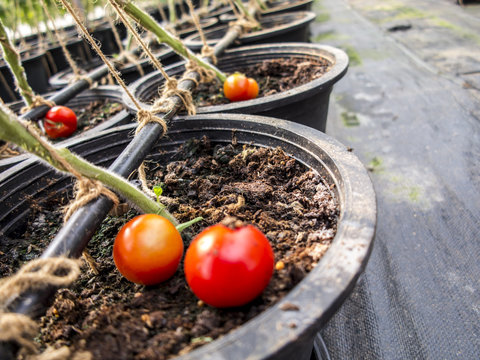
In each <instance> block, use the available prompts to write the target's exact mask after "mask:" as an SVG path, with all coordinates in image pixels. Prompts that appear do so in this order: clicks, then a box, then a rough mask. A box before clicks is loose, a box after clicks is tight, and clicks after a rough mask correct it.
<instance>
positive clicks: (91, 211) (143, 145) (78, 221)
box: [0, 25, 241, 360]
mask: <svg viewBox="0 0 480 360" xmlns="http://www.w3.org/2000/svg"><path fill="white" fill-rule="evenodd" d="M240 35H241V27H240V26H238V25H237V26H233V27H231V28H230V30H229V31H228V32H227V33H226V34H225V36H224V37H223V38H222V40H220V41H219V42H218V43H217V45H215V47H214V53H215V55H216V56H219V55H221V54H222V53H223V52H224V51H225V49H226V48H227V47H228V46H230V45H231V44H232V42H233V41H235V39H236V38H237V37H239V36H240ZM203 60H204V61H210V60H209V59H208V58H204V59H203ZM107 72H108V69H107V67H106V65H102V66H101V67H99V68H97V69H96V70H93V71H92V72H91V73H89V77H91V78H92V79H93V76H95V80H96V79H100V78H101V77H103V76H105V75H106V74H107ZM188 74H189V78H192V79H195V80H196V81H198V80H199V79H200V75H199V74H198V73H197V72H189V73H188ZM195 85H196V84H195V82H194V81H192V80H188V79H184V80H181V81H180V82H179V84H178V87H179V88H180V89H182V90H189V91H191V90H193V89H194V88H195ZM88 86H89V83H88V81H86V80H80V81H79V82H77V83H75V84H73V85H71V86H69V87H67V88H65V89H64V90H61V91H60V92H59V93H58V94H56V95H54V96H53V97H51V98H50V100H53V101H55V103H58V104H61V103H62V101H63V102H66V101H68V100H69V99H70V98H71V97H73V96H74V95H75V94H77V93H79V92H80V91H82V90H84V89H86V88H88ZM171 99H172V100H173V102H174V107H173V109H172V110H171V111H170V112H168V113H167V114H164V115H163V119H164V120H165V121H167V123H168V122H169V121H171V120H172V119H173V117H174V116H175V115H176V113H177V112H178V111H179V109H180V107H181V105H182V100H181V99H180V98H179V97H178V96H172V97H171ZM47 111H48V107H47V106H41V107H39V108H36V109H33V110H31V111H29V112H28V113H26V114H25V115H24V116H23V118H29V119H38V118H39V117H41V116H44V115H45V114H46V112H47ZM162 132H163V129H162V127H161V125H160V124H158V123H156V122H151V123H148V124H146V125H145V126H144V127H143V128H142V129H141V130H140V131H139V133H138V134H137V136H135V137H134V138H133V139H132V141H131V142H130V143H129V144H128V145H127V147H126V148H125V150H123V151H122V153H121V154H120V155H119V156H118V157H117V159H116V160H115V161H114V162H113V163H112V165H110V167H109V170H110V171H112V172H114V173H116V174H119V175H121V176H124V177H128V176H129V175H130V174H131V173H132V172H133V171H134V170H135V169H137V168H138V167H139V166H140V164H141V163H142V161H143V159H145V157H146V156H147V155H148V153H149V152H150V150H151V149H152V148H153V146H154V145H155V144H156V142H157V140H158V138H159V137H160V136H161V135H162ZM112 206H113V202H112V201H111V200H110V199H108V198H107V197H105V196H100V197H99V198H97V199H96V200H94V201H92V202H90V203H89V204H87V205H86V206H84V207H82V208H80V209H78V210H77V211H76V212H75V213H74V214H73V215H72V216H71V217H70V218H69V219H68V221H67V222H66V223H65V224H64V225H63V226H62V228H61V229H60V231H59V232H58V233H57V235H56V236H55V238H54V239H53V240H52V242H51V243H50V245H49V246H48V247H47V249H46V250H45V251H44V252H43V254H42V256H41V258H49V257H57V256H61V255H63V256H67V257H72V258H77V257H80V255H81V254H82V251H83V249H84V248H85V247H86V246H87V244H88V242H89V240H90V238H91V237H92V236H93V235H94V233H95V231H97V229H98V227H99V226H100V225H101V223H102V222H103V220H104V218H105V216H107V214H108V212H109V211H110V209H111V208H112ZM56 290H57V288H55V287H45V288H44V289H42V290H37V291H35V292H34V291H31V292H27V293H25V294H23V296H22V297H21V298H20V300H19V301H17V302H15V303H13V304H9V305H10V306H8V305H7V307H8V310H9V311H11V312H15V313H19V314H23V315H27V316H29V317H32V318H38V317H40V316H41V315H42V314H44V313H45V309H46V308H48V306H49V305H50V302H51V301H52V300H53V294H54V292H55V291H56ZM17 351H18V345H17V344H14V343H11V342H0V355H1V359H2V360H3V359H5V360H14V359H15V354H16V352H17Z"/></svg>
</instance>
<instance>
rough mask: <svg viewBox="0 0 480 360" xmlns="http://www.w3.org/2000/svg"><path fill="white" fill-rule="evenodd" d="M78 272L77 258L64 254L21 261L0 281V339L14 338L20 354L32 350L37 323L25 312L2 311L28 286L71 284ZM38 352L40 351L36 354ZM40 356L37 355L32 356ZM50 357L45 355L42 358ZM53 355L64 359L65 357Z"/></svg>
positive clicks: (13, 340) (11, 339)
mask: <svg viewBox="0 0 480 360" xmlns="http://www.w3.org/2000/svg"><path fill="white" fill-rule="evenodd" d="M79 274H80V266H79V262H78V260H74V259H68V258H65V257H58V258H45V259H36V260H33V261H30V262H29V263H27V264H25V265H24V266H23V267H22V268H21V269H20V270H19V271H18V272H17V273H16V274H15V275H12V276H10V277H8V278H4V279H2V280H1V281H0V341H3V342H15V343H17V344H18V345H19V347H20V350H19V352H20V354H22V355H28V354H36V353H37V350H38V349H37V345H36V343H35V341H34V340H33V338H34V337H35V335H36V333H37V331H38V327H37V324H36V323H35V322H34V321H33V320H32V319H31V318H29V317H28V316H26V315H22V314H16V313H8V312H5V309H6V308H7V307H8V305H9V304H10V303H11V302H12V301H13V300H14V299H16V298H17V297H18V296H19V295H20V294H23V293H25V292H26V291H28V290H34V289H38V288H42V287H45V286H48V285H53V286H56V287H62V286H67V285H69V284H71V283H72V282H73V281H74V280H75V279H76V278H77V277H78V275H79ZM40 356H41V355H40ZM35 358H36V359H40V357H35ZM47 358H48V359H52V357H51V356H50V357H46V358H43V359H47ZM56 359H59V360H60V359H67V357H63V358H59V357H57V358H56Z"/></svg>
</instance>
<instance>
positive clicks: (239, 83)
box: [223, 73, 258, 101]
mask: <svg viewBox="0 0 480 360" xmlns="http://www.w3.org/2000/svg"><path fill="white" fill-rule="evenodd" d="M223 93H224V95H225V97H226V98H227V99H228V100H230V101H243V100H250V99H255V98H256V97H257V96H258V84H257V82H256V81H255V80H254V79H252V78H247V77H246V76H245V75H243V74H239V73H235V74H233V75H230V76H229V77H227V80H225V82H224V83H223Z"/></svg>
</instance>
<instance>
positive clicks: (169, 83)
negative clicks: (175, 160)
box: [108, 0, 196, 131]
mask: <svg viewBox="0 0 480 360" xmlns="http://www.w3.org/2000/svg"><path fill="white" fill-rule="evenodd" d="M108 2H109V3H110V5H112V7H113V8H114V9H115V11H116V12H117V14H118V16H119V17H120V19H121V20H122V22H123V23H124V24H125V26H126V27H127V28H128V30H129V31H130V33H131V34H132V35H133V36H134V37H135V40H136V41H137V42H138V43H139V44H140V46H141V47H142V49H143V50H144V51H145V53H146V54H147V56H148V58H149V60H150V61H151V62H152V64H153V65H154V66H155V68H156V69H157V70H158V71H160V73H161V74H162V76H163V77H164V78H165V86H164V88H163V91H162V96H161V98H168V97H171V96H175V95H176V96H178V97H179V98H180V99H181V100H182V102H183V104H184V106H185V109H187V111H188V113H189V114H194V113H195V112H196V110H195V105H194V103H193V98H192V95H191V93H190V92H189V91H187V90H182V89H179V88H178V86H177V85H178V82H177V80H175V79H173V78H171V77H170V76H168V74H167V72H166V71H165V70H164V69H163V66H162V64H161V63H160V61H159V60H158V59H157V58H156V57H155V56H154V55H153V54H152V52H151V51H150V49H149V47H148V45H147V44H146V43H145V42H144V41H143V40H142V38H141V36H140V35H139V34H138V32H137V31H136V30H135V29H134V28H133V27H132V25H131V24H130V23H129V21H128V20H127V18H126V16H125V13H124V11H123V9H122V8H121V7H120V6H119V5H118V3H117V2H116V1H115V0H108ZM172 108H173V105H172V103H171V102H164V103H163V106H162V107H161V111H158V107H156V106H155V104H154V105H153V107H152V111H153V112H154V113H159V112H163V113H166V112H169V111H171V110H172ZM145 120H148V121H152V120H153V121H158V120H156V119H153V118H150V117H146V118H145ZM143 126H144V124H143V125H142V127H143ZM162 127H163V128H164V130H165V129H166V124H165V126H163V125H162ZM137 131H138V129H137Z"/></svg>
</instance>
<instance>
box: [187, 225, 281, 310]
mask: <svg viewBox="0 0 480 360" xmlns="http://www.w3.org/2000/svg"><path fill="white" fill-rule="evenodd" d="M273 263H274V255H273V250H272V247H271V246H270V243H269V242H268V239H267V238H266V236H265V235H264V234H263V233H262V232H261V231H260V230H258V229H257V228H255V227H254V226H252V225H247V226H244V227H241V228H237V229H230V228H228V227H226V226H224V225H221V224H217V225H213V226H210V227H208V228H206V229H205V230H203V231H202V232H201V233H200V234H198V235H197V236H196V237H195V239H193V241H192V243H191V244H190V246H189V247H188V249H187V252H186V254H185V264H184V265H185V277H186V280H187V283H188V285H189V286H190V288H191V289H192V291H193V292H194V294H195V295H196V296H197V297H198V298H199V299H201V300H203V301H204V302H205V303H207V304H209V305H212V306H215V307H221V308H222V307H232V306H241V305H244V304H246V303H248V302H250V301H251V300H253V299H254V298H256V297H257V296H258V295H260V293H261V292H262V291H263V289H265V287H266V286H267V285H268V282H269V281H270V278H271V276H272V273H273Z"/></svg>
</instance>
